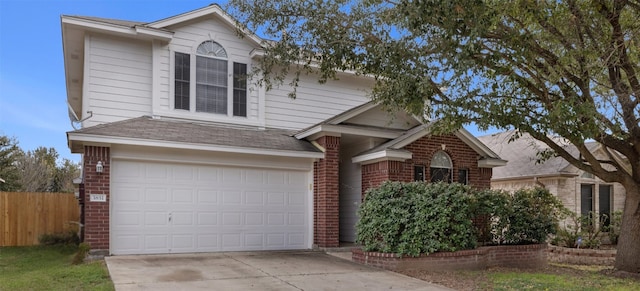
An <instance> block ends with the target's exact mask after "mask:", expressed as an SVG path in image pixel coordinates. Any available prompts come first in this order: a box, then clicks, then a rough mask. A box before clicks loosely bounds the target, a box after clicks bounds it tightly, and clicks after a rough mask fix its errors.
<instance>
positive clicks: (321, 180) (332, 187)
mask: <svg viewBox="0 0 640 291" xmlns="http://www.w3.org/2000/svg"><path fill="white" fill-rule="evenodd" d="M316 142H317V143H318V144H320V145H321V146H322V147H324V148H325V149H326V151H325V153H324V158H323V159H320V160H318V161H317V162H316V163H315V164H314V179H313V180H314V189H313V190H314V195H313V208H314V209H313V232H314V235H313V239H314V244H315V245H317V246H319V247H338V246H339V245H340V236H339V235H340V216H339V215H340V205H339V203H340V191H339V186H340V184H339V180H340V177H339V175H340V172H339V162H340V137H335V136H323V137H321V138H319V139H318V140H316Z"/></svg>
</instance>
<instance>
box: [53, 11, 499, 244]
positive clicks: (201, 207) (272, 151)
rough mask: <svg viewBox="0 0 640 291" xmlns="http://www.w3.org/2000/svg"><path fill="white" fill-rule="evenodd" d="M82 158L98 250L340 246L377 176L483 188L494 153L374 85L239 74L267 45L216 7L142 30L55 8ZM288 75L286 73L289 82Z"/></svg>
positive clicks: (73, 142)
mask: <svg viewBox="0 0 640 291" xmlns="http://www.w3.org/2000/svg"><path fill="white" fill-rule="evenodd" d="M61 21H62V35H63V45H64V63H65V75H66V83H67V100H68V103H69V108H70V116H71V119H72V121H73V122H74V123H75V124H77V128H78V129H77V130H74V131H71V132H69V133H68V134H67V136H68V143H69V148H70V149H71V151H72V152H73V153H79V154H82V155H83V156H82V157H83V158H82V160H83V162H82V163H83V187H84V189H85V191H84V195H83V199H84V212H83V216H84V229H83V230H84V241H86V242H88V243H89V244H90V245H91V248H92V249H93V250H94V251H101V252H103V253H105V254H147V253H178V252H210V251H241V250H281V249H310V248H312V247H314V246H318V247H335V246H338V245H339V243H340V241H354V239H355V228H354V225H355V223H356V221H357V216H356V211H357V209H358V207H359V205H360V202H361V201H362V198H363V195H364V193H365V191H366V190H367V189H368V188H370V187H375V186H377V185H379V184H380V183H381V182H382V181H385V180H402V181H413V180H424V181H440V180H444V181H449V182H451V181H457V182H462V183H468V184H471V185H475V186H477V187H489V186H490V179H491V173H492V168H493V167H496V166H501V165H504V163H505V161H503V160H501V159H500V158H499V157H498V155H496V154H495V153H494V152H492V151H491V150H490V149H489V148H488V147H486V146H485V145H484V144H482V143H481V142H479V141H478V140H477V139H476V138H475V137H473V136H472V135H471V134H470V133H469V132H467V131H466V130H464V129H461V130H460V131H458V132H456V133H455V134H451V135H446V136H434V135H432V134H430V131H429V124H425V123H424V122H422V119H421V118H417V117H415V116H412V115H410V114H407V113H405V112H396V113H389V112H388V111H387V110H384V109H382V108H381V107H380V106H378V105H377V104H374V103H371V102H370V99H369V98H368V95H367V94H368V91H369V89H370V88H371V86H372V84H373V80H372V79H370V78H368V77H363V76H355V75H353V74H350V73H348V72H345V73H340V75H339V77H340V80H339V81H329V82H327V83H326V84H319V83H318V82H317V81H316V78H315V77H314V76H303V77H302V79H301V82H300V87H299V88H298V91H297V98H296V99H291V98H289V97H288V96H287V94H288V93H289V92H290V91H291V88H289V87H287V86H281V87H280V88H274V89H272V90H268V91H267V90H265V89H264V88H263V87H260V86H259V85H257V82H256V80H255V79H251V78H248V77H247V72H250V71H251V68H252V67H253V66H254V65H255V64H256V62H258V61H259V60H260V58H261V56H262V55H263V48H264V47H263V46H264V45H267V42H265V41H264V40H262V39H261V38H260V37H258V36H256V35H254V34H252V33H251V32H247V31H240V34H242V36H238V34H237V28H236V27H235V21H234V19H232V18H231V17H230V16H229V15H228V14H226V13H225V12H224V11H223V10H222V9H221V8H220V7H219V6H217V5H211V6H207V7H203V8H201V9H197V10H194V11H190V12H186V13H183V14H179V15H176V16H172V17H169V18H165V19H161V20H158V21H155V22H150V23H141V22H134V21H123V20H113V19H103V18H95V17H82V16H62V18H61ZM285 84H286V82H285Z"/></svg>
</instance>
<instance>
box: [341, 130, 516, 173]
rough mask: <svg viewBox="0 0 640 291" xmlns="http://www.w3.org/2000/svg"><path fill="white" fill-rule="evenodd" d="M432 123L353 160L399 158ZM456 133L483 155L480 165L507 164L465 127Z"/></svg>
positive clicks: (427, 133) (365, 161)
mask: <svg viewBox="0 0 640 291" xmlns="http://www.w3.org/2000/svg"><path fill="white" fill-rule="evenodd" d="M432 125H433V122H431V123H427V124H422V125H418V126H415V127H414V128H412V129H410V130H407V131H405V132H404V133H403V134H402V135H400V136H399V137H397V138H395V139H392V140H389V141H387V142H385V143H383V144H381V145H379V146H377V147H375V148H373V149H371V150H368V151H365V152H363V153H360V154H359V155H357V156H356V157H354V158H353V161H354V162H359V163H367V162H370V161H372V160H369V157H375V158H376V159H375V160H380V159H383V158H385V157H389V158H394V159H397V155H398V154H399V153H401V152H404V149H403V148H404V147H406V146H407V145H409V144H411V143H413V142H415V141H417V140H418V139H420V138H422V137H424V136H427V135H430V134H431V127H432ZM454 135H455V136H456V137H457V138H459V139H460V140H461V141H462V142H464V143H465V144H466V145H468V146H469V147H470V148H471V149H473V150H474V151H475V152H476V153H478V155H480V156H481V157H482V159H481V160H479V161H478V166H479V167H483V168H493V167H500V166H504V165H505V164H506V161H505V160H503V159H502V158H501V157H500V156H499V155H498V154H496V153H495V152H494V151H492V150H491V149H490V148H489V147H487V146H486V145H485V144H483V143H482V142H481V141H480V140H478V139H477V138H476V137H474V136H473V135H472V134H471V133H469V132H468V131H467V130H465V129H464V128H461V129H459V130H457V131H456V132H454ZM388 153H394V154H395V156H387V154H388ZM409 158H411V157H409Z"/></svg>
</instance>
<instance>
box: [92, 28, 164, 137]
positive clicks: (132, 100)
mask: <svg viewBox="0 0 640 291" xmlns="http://www.w3.org/2000/svg"><path fill="white" fill-rule="evenodd" d="M85 44H86V47H85V88H84V92H85V93H84V94H85V97H84V99H85V102H86V104H85V109H86V110H87V111H93V117H92V118H91V119H89V120H87V121H86V122H85V124H84V126H92V125H96V124H101V123H107V122H114V121H119V120H123V119H129V118H134V117H139V116H142V115H148V114H150V113H151V88H152V86H151V70H152V65H151V43H150V42H143V41H135V40H131V39H126V40H125V39H118V38H114V37H110V36H105V35H89V36H87V39H86V42H85Z"/></svg>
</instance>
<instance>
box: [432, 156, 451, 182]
mask: <svg viewBox="0 0 640 291" xmlns="http://www.w3.org/2000/svg"><path fill="white" fill-rule="evenodd" d="M452 170H453V163H451V158H449V155H447V153H445V152H444V151H437V152H436V153H435V154H433V158H431V165H430V166H429V171H430V172H431V182H432V183H435V182H446V183H451V180H452V175H453V171H452Z"/></svg>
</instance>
